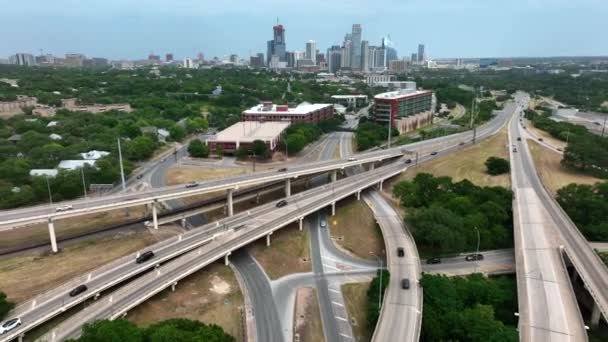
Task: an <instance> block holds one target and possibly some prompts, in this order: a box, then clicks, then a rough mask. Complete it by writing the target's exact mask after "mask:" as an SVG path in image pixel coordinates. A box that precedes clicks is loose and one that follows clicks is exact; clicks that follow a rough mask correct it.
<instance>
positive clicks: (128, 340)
mask: <svg viewBox="0 0 608 342" xmlns="http://www.w3.org/2000/svg"><path fill="white" fill-rule="evenodd" d="M76 341H78V342H99V341H107V342H142V341H143V333H142V331H141V330H140V329H139V328H138V327H137V326H136V325H135V324H133V323H131V322H129V321H127V320H124V319H117V320H114V321H108V320H102V321H95V322H93V323H87V324H85V325H84V327H83V328H82V335H81V336H80V337H79V338H78V339H76Z"/></svg>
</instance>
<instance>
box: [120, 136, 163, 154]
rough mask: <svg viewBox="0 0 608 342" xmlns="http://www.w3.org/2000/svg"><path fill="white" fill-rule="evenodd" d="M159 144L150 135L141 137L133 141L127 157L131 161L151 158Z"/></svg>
mask: <svg viewBox="0 0 608 342" xmlns="http://www.w3.org/2000/svg"><path fill="white" fill-rule="evenodd" d="M156 146H157V143H156V141H154V139H153V138H152V137H150V136H149V135H141V136H138V137H137V138H135V139H133V140H131V141H130V142H129V143H128V145H127V155H128V156H129V159H131V160H144V159H147V158H150V157H151V156H152V154H153V153H154V150H156Z"/></svg>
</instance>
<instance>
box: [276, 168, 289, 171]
mask: <svg viewBox="0 0 608 342" xmlns="http://www.w3.org/2000/svg"><path fill="white" fill-rule="evenodd" d="M277 171H278V172H285V171H287V168H286V167H282V168H280V169H278V170H277Z"/></svg>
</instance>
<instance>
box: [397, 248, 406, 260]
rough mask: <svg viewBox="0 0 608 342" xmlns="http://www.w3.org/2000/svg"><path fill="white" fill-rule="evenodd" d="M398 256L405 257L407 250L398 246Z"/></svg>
mask: <svg viewBox="0 0 608 342" xmlns="http://www.w3.org/2000/svg"><path fill="white" fill-rule="evenodd" d="M397 256H398V257H400V258H403V257H404V256H405V251H404V250H403V247H397Z"/></svg>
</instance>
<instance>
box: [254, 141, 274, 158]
mask: <svg viewBox="0 0 608 342" xmlns="http://www.w3.org/2000/svg"><path fill="white" fill-rule="evenodd" d="M252 149H253V153H255V155H256V157H261V158H268V157H269V156H270V151H269V150H268V146H267V145H266V143H265V142H264V141H262V140H254V141H253V148H252Z"/></svg>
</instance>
